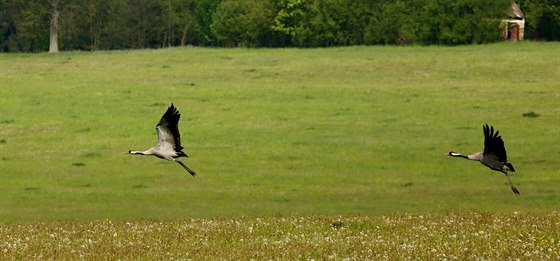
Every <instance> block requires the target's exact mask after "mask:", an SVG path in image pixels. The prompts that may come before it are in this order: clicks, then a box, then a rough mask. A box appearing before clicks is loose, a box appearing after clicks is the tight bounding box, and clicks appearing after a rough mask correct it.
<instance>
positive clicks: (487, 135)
mask: <svg viewBox="0 0 560 261" xmlns="http://www.w3.org/2000/svg"><path fill="white" fill-rule="evenodd" d="M482 129H483V131H484V152H483V155H484V156H485V157H495V158H496V159H497V160H499V161H501V162H503V163H506V162H507V154H506V148H505V147H504V141H503V140H502V137H501V136H500V132H499V131H498V130H496V132H495V133H494V127H493V126H488V124H484V126H483V127H482Z"/></svg>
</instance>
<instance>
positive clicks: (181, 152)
mask: <svg viewBox="0 0 560 261" xmlns="http://www.w3.org/2000/svg"><path fill="white" fill-rule="evenodd" d="M177 157H186V158H188V157H189V155H187V154H186V153H184V152H183V151H177Z"/></svg>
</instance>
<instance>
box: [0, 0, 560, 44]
mask: <svg viewBox="0 0 560 261" xmlns="http://www.w3.org/2000/svg"><path fill="white" fill-rule="evenodd" d="M519 2H520V3H519V4H520V6H521V9H522V10H523V12H524V13H525V18H526V28H525V38H526V39H536V40H560V0H524V1H519ZM510 6H511V0H492V1H489V0H375V1H374V0H83V1H74V0H0V51H1V52H42V51H47V50H49V44H50V39H51V37H52V33H53V28H54V31H55V33H56V34H55V37H56V39H58V41H57V43H58V48H59V49H60V50H108V49H135V48H162V47H171V46H186V45H194V46H226V47H235V46H243V47H287V46H294V47H320V46H343V45H374V44H399V45H406V44H444V45H458V44H472V43H487V42H494V41H498V40H499V34H498V26H499V23H500V20H501V19H504V18H507V16H508V8H510Z"/></svg>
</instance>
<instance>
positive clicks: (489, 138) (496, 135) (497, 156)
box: [449, 124, 519, 195]
mask: <svg viewBox="0 0 560 261" xmlns="http://www.w3.org/2000/svg"><path fill="white" fill-rule="evenodd" d="M482 130H483V132H484V152H477V153H475V154H472V155H463V154H460V153H457V152H453V151H450V152H449V156H451V157H459V158H464V159H468V160H475V161H480V163H482V165H484V166H486V167H488V168H490V169H492V170H495V171H499V172H502V173H504V174H505V175H506V178H507V179H508V182H509V186H510V187H511V190H512V191H513V193H515V194H516V195H519V190H517V188H515V186H513V183H512V182H511V179H510V178H509V175H508V173H507V172H515V169H514V168H513V165H511V163H509V162H508V161H507V155H506V148H505V147H504V141H503V140H502V137H501V136H500V132H499V131H498V130H496V132H494V127H493V126H488V124H485V125H484V126H482Z"/></svg>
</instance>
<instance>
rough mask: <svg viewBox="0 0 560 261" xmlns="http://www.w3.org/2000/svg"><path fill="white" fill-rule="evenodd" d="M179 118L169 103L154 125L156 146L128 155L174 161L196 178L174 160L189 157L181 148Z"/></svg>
mask: <svg viewBox="0 0 560 261" xmlns="http://www.w3.org/2000/svg"><path fill="white" fill-rule="evenodd" d="M179 118H181V114H179V111H178V110H177V108H175V106H173V103H171V106H169V108H168V109H167V111H165V113H164V114H163V116H162V117H161V119H160V120H159V123H158V124H157V125H156V132H157V135H158V143H157V145H156V146H154V147H152V148H150V149H148V150H146V151H136V150H129V151H128V153H129V154H133V155H153V156H156V157H158V158H160V159H166V160H169V161H175V162H177V163H179V164H180V165H181V166H183V168H185V169H186V170H187V171H188V172H189V173H190V174H191V175H193V176H196V173H195V172H194V171H192V170H191V169H189V167H187V165H185V164H184V163H183V162H181V161H179V160H176V158H179V157H187V158H188V157H189V156H188V155H187V154H185V153H184V152H183V146H181V134H179V126H178V125H179Z"/></svg>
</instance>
